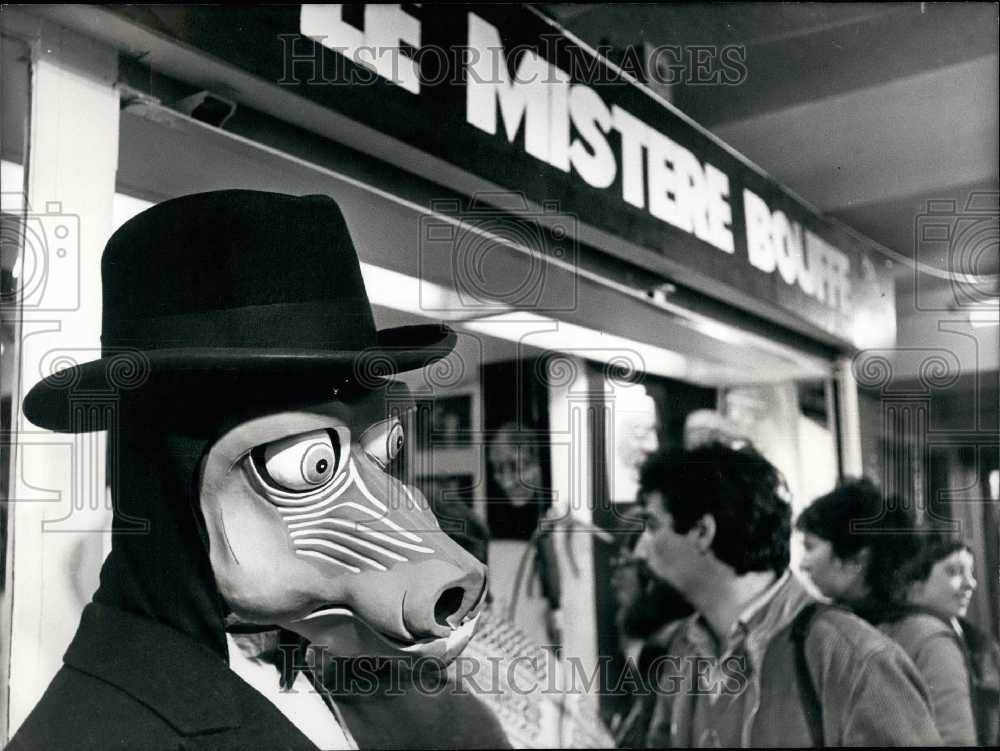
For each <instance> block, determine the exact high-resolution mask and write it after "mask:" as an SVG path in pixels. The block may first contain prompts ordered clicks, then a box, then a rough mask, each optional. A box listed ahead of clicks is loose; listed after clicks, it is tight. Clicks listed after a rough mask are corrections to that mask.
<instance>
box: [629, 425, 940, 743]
mask: <svg viewBox="0 0 1000 751" xmlns="http://www.w3.org/2000/svg"><path fill="white" fill-rule="evenodd" d="M639 485H640V497H641V499H642V501H643V502H644V504H645V521H646V529H645V531H644V532H643V534H642V537H641V538H640V540H639V543H638V545H637V547H636V553H635V554H636V556H637V557H638V558H639V559H641V560H642V561H644V562H645V564H646V565H647V566H648V568H649V570H650V571H651V572H652V573H653V575H655V576H657V577H659V578H661V579H664V580H666V581H668V582H669V583H670V584H672V585H673V586H674V587H675V588H676V589H677V590H678V591H679V592H680V593H681V594H683V595H684V597H685V598H687V599H688V601H689V602H690V603H691V604H692V606H694V609H695V613H694V614H693V615H692V616H691V617H689V618H687V619H685V620H683V621H679V622H678V623H677V624H675V625H674V626H673V627H671V628H668V629H667V630H666V631H665V632H663V633H662V635H661V637H660V641H661V645H662V647H663V654H662V656H661V658H660V659H659V660H658V664H657V665H656V666H655V668H654V670H653V671H651V673H650V675H651V676H652V677H653V678H654V679H655V684H654V686H653V688H654V691H655V692H656V694H657V699H656V706H655V709H654V710H653V712H652V717H651V720H650V722H649V725H648V729H647V731H646V733H645V737H644V740H643V744H644V745H646V746H649V747H654V748H657V747H658V748H663V747H676V746H687V747H690V746H695V747H717V746H723V747H725V746H731V747H732V746H743V747H777V746H831V745H832V746H860V745H867V746H897V745H933V744H937V743H940V739H939V736H938V734H937V731H936V730H935V727H934V722H933V720H932V718H931V713H930V707H929V704H928V700H927V695H926V691H925V689H924V687H923V685H922V684H921V682H920V677H919V675H918V673H917V672H916V669H915V667H914V666H913V663H912V662H911V661H910V660H909V659H908V658H907V657H906V655H905V654H904V653H903V652H902V650H901V649H900V648H899V647H898V646H897V645H895V644H894V643H893V642H892V641H890V640H889V639H887V638H885V637H884V636H883V635H882V634H880V633H879V632H878V631H877V630H875V629H874V628H872V627H871V626H869V625H868V624H866V623H864V622H863V621H861V620H860V619H858V618H857V617H855V616H854V615H852V614H851V613H849V612H847V611H846V610H843V609H840V608H836V607H833V606H821V607H818V608H817V606H816V602H815V600H813V599H812V598H811V597H810V595H809V594H808V593H807V592H806V590H805V589H804V588H803V587H802V586H801V584H800V583H799V582H798V581H797V580H796V579H795V578H794V577H793V576H792V574H791V573H790V571H789V569H788V561H789V538H790V531H791V508H790V507H789V504H788V500H787V496H788V494H787V490H786V487H785V484H784V481H783V479H782V477H781V474H780V473H779V472H778V470H777V469H775V468H774V467H773V466H772V465H771V464H770V463H769V462H768V461H767V460H766V459H764V458H763V457H762V456H761V455H760V454H758V453H757V452H755V451H754V450H752V449H749V448H744V449H742V450H734V449H732V448H729V447H727V446H724V445H721V444H709V445H705V446H701V447H698V448H696V449H693V450H691V451H686V452H670V453H666V452H659V453H656V454H653V455H651V456H650V457H649V458H648V459H647V460H646V461H645V462H644V463H643V465H642V467H641V468H640V478H639Z"/></svg>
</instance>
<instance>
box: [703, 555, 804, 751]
mask: <svg viewBox="0 0 1000 751" xmlns="http://www.w3.org/2000/svg"><path fill="white" fill-rule="evenodd" d="M790 575H791V574H790V573H789V572H787V571H786V572H785V574H784V575H782V576H779V577H777V578H776V579H775V581H774V582H773V583H772V584H770V585H769V586H768V587H767V588H766V589H765V590H764V591H763V592H760V593H759V594H758V595H757V596H755V597H754V598H753V599H752V600H751V601H750V602H749V603H748V604H747V606H746V607H745V608H743V610H742V611H741V612H740V615H739V617H738V618H737V619H736V622H735V623H734V624H733V626H732V628H731V629H730V630H729V633H728V634H727V636H726V638H725V640H724V641H722V642H721V643H719V642H718V641H717V640H716V637H715V635H714V633H713V632H712V630H711V628H710V626H709V625H708V622H707V621H706V620H705V619H704V617H703V616H701V615H698V616H697V617H696V618H695V619H694V620H692V621H691V624H690V626H689V627H688V632H687V638H688V640H689V641H690V643H691V644H692V645H694V647H695V653H696V654H697V655H698V656H699V658H701V659H699V661H698V662H697V663H696V664H695V665H694V666H693V667H694V668H695V671H694V672H695V675H694V679H695V690H694V692H693V694H694V696H693V702H694V703H693V711H694V714H693V717H692V722H691V737H690V738H689V739H687V741H688V745H690V746H692V747H696V748H721V747H733V746H739V745H741V734H742V729H743V728H742V724H743V717H744V715H745V707H744V705H745V703H746V701H747V692H746V690H745V688H746V686H747V685H748V682H747V679H748V678H749V675H750V671H751V670H753V669H754V666H752V665H751V664H750V663H751V661H750V658H749V655H748V653H747V638H748V637H749V635H750V633H751V631H752V630H753V628H754V626H755V625H757V624H758V623H759V622H760V620H761V618H762V616H763V613H764V611H765V606H766V605H767V604H768V603H769V602H770V601H771V600H772V599H773V598H774V596H775V594H777V592H778V590H779V589H780V588H781V587H782V585H784V583H785V580H786V578H787V577H788V576H790Z"/></svg>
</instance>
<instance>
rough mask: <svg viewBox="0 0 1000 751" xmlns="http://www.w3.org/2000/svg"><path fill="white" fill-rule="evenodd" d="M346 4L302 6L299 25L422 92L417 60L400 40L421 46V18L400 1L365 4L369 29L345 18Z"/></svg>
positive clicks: (350, 56)
mask: <svg viewBox="0 0 1000 751" xmlns="http://www.w3.org/2000/svg"><path fill="white" fill-rule="evenodd" d="M343 11H344V6H343V5H341V4H339V3H337V4H327V5H309V4H305V5H303V6H302V12H301V15H300V16H299V28H300V30H301V32H302V35H303V36H306V37H309V38H310V39H313V40H315V41H317V42H319V43H320V44H321V45H323V46H324V47H326V48H327V49H330V50H333V51H334V52H337V53H339V54H341V55H344V56H345V57H346V58H348V59H349V60H351V61H352V62H354V63H357V64H359V65H364V66H365V67H367V68H370V69H371V70H373V71H375V72H376V73H378V75H380V76H381V77H382V78H384V79H386V80H387V81H392V82H393V83H394V84H396V85H398V86H401V87H403V88H404V89H406V90H407V91H409V92H410V93H412V94H419V93H420V73H419V71H418V69H417V64H416V61H415V60H413V58H411V57H409V56H407V55H404V54H403V51H402V50H401V49H400V46H399V43H400V42H401V41H402V42H406V43H407V44H408V45H410V46H412V47H415V48H419V47H420V21H418V20H417V19H416V18H414V17H413V16H411V15H409V14H408V13H406V12H404V11H403V9H402V8H401V7H400V6H399V5H397V4H386V5H374V4H367V5H365V30H364V31H360V30H358V29H356V28H354V27H353V26H351V25H350V24H348V23H345V22H344V13H343Z"/></svg>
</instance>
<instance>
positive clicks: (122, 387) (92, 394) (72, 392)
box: [24, 324, 457, 433]
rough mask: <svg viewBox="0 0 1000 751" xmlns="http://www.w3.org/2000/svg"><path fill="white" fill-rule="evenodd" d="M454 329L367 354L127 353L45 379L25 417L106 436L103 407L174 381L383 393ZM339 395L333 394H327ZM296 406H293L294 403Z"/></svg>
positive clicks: (405, 330)
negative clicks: (321, 385) (341, 385)
mask: <svg viewBox="0 0 1000 751" xmlns="http://www.w3.org/2000/svg"><path fill="white" fill-rule="evenodd" d="M456 338H457V337H456V334H455V332H454V331H453V330H452V329H451V328H449V327H448V326H444V325H439V324H427V325H416V326H397V327H394V328H389V329H382V330H381V331H379V332H378V337H377V343H376V344H375V345H374V346H372V347H369V348H367V349H364V350H361V351H354V350H351V351H342V350H336V351H330V350H313V349H310V350H304V349H277V348H267V349H256V348H174V349H154V350H142V349H134V350H122V351H121V352H118V353H115V354H107V355H105V356H104V357H101V358H100V359H99V360H92V361H90V362H85V363H80V364H78V365H72V366H70V367H68V368H64V369H62V370H59V371H57V372H55V373H53V374H52V375H49V376H46V377H45V378H43V379H42V380H41V381H39V382H38V383H37V384H35V386H33V387H32V389H31V390H30V391H29V392H28V394H27V396H25V398H24V415H25V417H27V418H28V420H30V421H31V422H32V423H34V424H35V425H37V426H38V427H41V428H45V429H47V430H53V431H56V432H60V433H83V432H88V431H92V430H106V429H107V425H106V421H107V415H108V410H107V409H106V408H102V407H104V406H105V405H107V404H108V403H109V402H113V401H114V400H115V399H116V398H117V397H119V396H121V395H123V394H128V395H130V396H131V398H133V399H135V398H141V397H142V394H143V392H144V391H147V390H151V389H152V388H153V387H155V388H156V389H157V390H158V392H159V393H160V394H162V393H163V390H164V388H167V389H168V390H169V386H170V382H171V380H172V379H178V383H181V382H182V383H183V384H184V386H183V387H181V386H178V388H185V389H187V388H190V384H191V383H192V379H194V380H195V382H197V380H198V379H206V380H211V379H214V378H233V377H234V376H235V377H239V378H242V379H245V380H248V381H255V382H268V381H274V382H280V383H282V384H287V385H290V386H293V387H294V385H295V384H296V382H309V383H311V384H315V383H317V382H321V381H324V380H326V379H327V378H329V381H328V382H329V383H330V386H331V387H332V386H333V385H334V384H333V381H334V380H335V379H338V378H344V377H347V378H350V380H351V382H352V384H353V386H354V387H360V388H362V389H364V388H378V387H380V386H382V385H384V384H385V379H386V378H387V377H391V376H393V375H395V374H397V373H404V372H407V371H410V370H416V369H418V368H422V367H425V366H427V365H430V364H431V363H433V362H435V361H437V360H440V359H442V358H443V357H446V356H447V355H448V354H449V353H450V352H451V351H452V350H453V349H454V347H455V341H456ZM328 393H332V392H328ZM290 401H291V400H290Z"/></svg>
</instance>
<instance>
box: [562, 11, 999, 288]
mask: <svg viewBox="0 0 1000 751" xmlns="http://www.w3.org/2000/svg"><path fill="white" fill-rule="evenodd" d="M544 10H545V12H546V13H548V14H549V15H551V16H552V17H554V18H555V19H556V20H557V21H558V22H559V23H560V24H561V25H563V26H564V27H565V28H567V29H568V30H569V31H571V32H572V33H574V34H576V35H577V36H579V37H580V38H581V39H583V40H584V41H585V42H587V43H589V44H590V45H591V46H594V47H601V46H609V47H610V48H611V49H612V51H611V54H610V55H609V56H610V57H611V58H612V59H615V58H616V56H619V57H620V56H621V55H623V54H624V53H625V51H626V50H628V49H629V48H633V49H635V50H642V49H643V48H644V45H653V46H656V45H680V46H681V47H691V46H692V45H709V46H715V47H716V48H721V47H723V46H725V45H737V46H739V47H740V48H742V54H743V55H744V60H745V66H746V76H745V80H742V81H741V82H740V83H739V84H738V85H714V84H708V85H706V84H685V83H683V82H681V83H677V84H674V85H672V86H664V85H659V84H658V82H657V81H656V80H655V76H654V79H653V80H651V81H650V85H651V86H652V87H653V88H655V89H657V91H659V92H660V93H661V94H663V95H664V96H665V97H666V98H668V99H669V100H670V101H671V102H672V103H673V104H674V105H675V106H677V107H678V108H679V109H681V110H683V111H684V112H685V113H687V114H688V115H690V116H691V117H693V118H694V119H695V120H696V121H698V122H700V123H702V124H703V125H705V126H707V127H708V128H709V129H711V130H712V131H713V132H715V133H716V134H717V135H719V136H720V137H721V138H722V139H723V140H725V141H726V142H728V143H729V144H730V145H732V146H733V147H734V148H736V149H737V150H739V151H740V152H742V153H743V154H745V155H746V156H748V157H749V158H750V159H752V160H753V161H754V162H756V163H757V164H758V165H760V166H761V167H762V168H763V169H764V170H766V171H767V172H769V173H770V174H771V175H772V176H773V177H775V178H776V179H777V180H779V181H780V182H782V183H784V184H785V185H786V186H788V187H789V188H791V189H792V190H793V191H795V192H796V193H797V194H799V195H800V196H801V197H803V198H804V199H806V200H807V201H809V202H810V203H812V204H813V205H815V206H817V207H818V208H820V209H821V210H823V211H824V212H826V213H828V214H830V215H832V216H835V217H837V218H840V219H841V220H843V221H844V222H846V223H847V224H849V225H851V226H853V227H854V228H856V229H858V230H859V231H861V232H863V233H864V234H866V235H868V236H869V237H871V238H872V239H874V240H876V241H878V242H880V243H882V244H883V245H885V246H886V247H887V248H889V249H891V250H892V251H894V252H895V253H898V254H900V255H903V256H907V257H909V258H913V257H916V258H917V259H918V260H920V261H922V262H924V263H928V264H934V265H935V266H938V267H940V268H948V267H949V266H950V265H952V264H951V262H950V259H949V258H945V257H942V254H940V253H938V254H937V257H931V255H932V254H928V253H927V252H926V249H925V248H922V247H921V246H920V243H919V241H917V240H915V237H916V234H915V232H916V229H917V227H918V225H919V221H920V217H921V216H922V215H923V214H924V213H925V211H926V209H927V206H928V201H930V200H939V199H945V200H949V201H952V202H954V205H955V206H956V213H959V214H960V213H961V212H962V210H963V209H964V208H965V207H966V205H967V203H968V202H969V200H970V199H971V200H975V201H980V202H981V201H982V200H983V197H982V194H983V193H984V192H986V193H987V195H986V197H985V201H986V204H987V206H992V209H990V210H988V213H989V212H990V211H991V212H992V221H993V222H994V223H995V222H996V217H997V214H998V209H997V196H996V191H998V189H1000V188H998V174H1000V169H998V109H997V86H998V83H997V81H998V56H997V55H998V24H997V21H998V6H997V5H996V4H992V3H982V4H975V3H956V4H947V3H895V4H870V3H841V4H837V3H808V4H793V3H760V4H750V3H746V4H744V3H738V4H727V3H714V4H625V3H620V4H592V5H591V4H575V3H567V4H556V3H552V4H547V5H545V6H544ZM645 49H646V58H645V59H647V60H648V59H649V57H648V55H649V47H646V48H645ZM989 192H992V193H993V195H992V196H990V195H988V193H989ZM937 205H942V204H937ZM992 237H993V238H994V239H993V245H992V247H993V248H995V247H996V233H994V234H993V235H992ZM998 256H1000V254H998V253H995V252H986V253H983V252H979V253H977V254H976V261H975V265H976V269H975V271H976V273H980V274H993V275H996V274H997V272H998V271H1000V258H998ZM897 260H898V259H897ZM896 268H897V270H898V272H899V279H900V282H901V283H903V284H904V285H905V284H906V281H905V277H906V276H907V275H908V274H910V269H908V268H907V266H906V265H905V264H898V263H897V264H896ZM998 291H1000V290H998Z"/></svg>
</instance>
